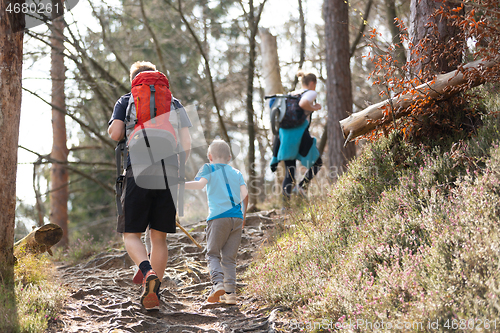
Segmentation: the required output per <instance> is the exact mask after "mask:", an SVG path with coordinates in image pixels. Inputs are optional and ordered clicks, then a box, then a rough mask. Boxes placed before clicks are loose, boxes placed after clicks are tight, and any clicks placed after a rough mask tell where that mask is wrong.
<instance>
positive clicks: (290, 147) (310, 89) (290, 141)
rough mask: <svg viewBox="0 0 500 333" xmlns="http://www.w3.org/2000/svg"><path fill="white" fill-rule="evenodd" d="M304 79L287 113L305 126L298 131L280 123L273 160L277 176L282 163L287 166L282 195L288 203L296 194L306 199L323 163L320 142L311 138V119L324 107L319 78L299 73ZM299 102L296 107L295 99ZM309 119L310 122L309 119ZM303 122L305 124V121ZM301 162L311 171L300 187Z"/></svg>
mask: <svg viewBox="0 0 500 333" xmlns="http://www.w3.org/2000/svg"><path fill="white" fill-rule="evenodd" d="M297 76H298V77H299V78H301V84H302V89H300V90H296V91H294V92H292V93H290V95H291V96H292V97H288V98H287V111H286V113H289V112H294V114H293V117H292V118H294V120H295V121H297V119H298V122H301V123H300V124H297V126H296V127H293V128H289V127H290V126H291V125H290V126H283V125H284V122H285V123H286V118H287V117H288V115H285V118H283V119H282V121H281V123H280V129H279V135H277V136H275V139H274V144H273V159H272V160H271V170H272V171H273V172H274V171H276V169H277V167H278V163H279V162H280V161H284V162H285V168H286V169H285V171H286V173H285V179H284V180H283V186H282V193H283V198H284V199H285V202H287V201H288V199H289V198H290V196H291V194H292V193H297V194H299V195H301V196H303V197H305V196H306V190H307V186H308V184H309V182H310V181H311V179H313V177H314V176H315V175H316V174H317V173H318V171H319V169H320V168H321V166H322V164H323V161H322V160H321V156H320V153H319V151H318V148H317V147H316V138H313V137H311V134H310V133H309V122H310V119H311V118H310V115H311V114H312V113H313V112H314V111H317V110H320V109H321V105H320V104H318V103H316V102H315V100H316V96H317V92H316V83H317V78H316V75H314V74H312V73H309V74H305V73H304V72H302V71H299V72H298V73H297ZM294 98H295V99H296V100H297V101H298V103H297V106H295V107H294V102H293V99H294ZM307 118H308V119H307ZM302 119H303V120H302ZM297 160H299V161H300V163H301V164H302V165H304V166H305V167H307V168H308V170H307V172H306V174H305V176H304V178H303V179H302V181H301V182H300V183H298V184H296V180H295V168H296V161H297Z"/></svg>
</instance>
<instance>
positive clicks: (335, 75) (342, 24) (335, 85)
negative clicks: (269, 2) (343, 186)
mask: <svg viewBox="0 0 500 333" xmlns="http://www.w3.org/2000/svg"><path fill="white" fill-rule="evenodd" d="M348 9H349V5H348V4H347V3H346V2H344V0H325V2H324V4H323V15H324V19H325V45H326V67H327V75H328V77H327V84H326V88H327V106H328V138H327V142H328V161H329V167H330V172H329V175H330V178H332V179H334V180H335V179H337V178H338V176H339V175H340V174H342V172H343V171H344V170H345V167H346V164H347V162H348V161H349V160H350V159H351V158H352V157H354V156H355V154H356V150H355V147H354V145H353V144H348V145H347V146H346V147H344V140H343V138H342V132H341V131H339V128H338V127H337V126H338V122H339V121H340V119H342V118H343V117H344V116H345V115H348V114H351V113H352V91H351V70H350V67H349V10H348Z"/></svg>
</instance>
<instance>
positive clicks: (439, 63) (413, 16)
mask: <svg viewBox="0 0 500 333" xmlns="http://www.w3.org/2000/svg"><path fill="white" fill-rule="evenodd" d="M458 6H459V3H458V2H457V3H452V2H451V1H436V0H411V5H410V28H409V39H410V43H411V45H413V48H412V49H411V50H410V54H409V56H408V57H407V58H409V60H410V61H414V62H416V66H415V67H413V68H412V71H413V75H414V76H417V77H419V78H421V79H422V82H425V81H428V80H430V79H431V77H432V75H434V74H441V73H447V72H450V71H452V70H455V69H456V68H457V66H458V64H459V63H460V62H461V59H462V52H461V51H462V47H461V43H463V41H457V40H455V38H456V36H457V33H458V32H459V28H458V27H455V26H453V25H452V22H450V21H449V20H447V19H444V18H442V17H441V16H440V15H434V16H433V14H435V12H436V10H438V9H440V8H443V9H444V10H445V11H449V10H451V9H452V8H453V7H458Z"/></svg>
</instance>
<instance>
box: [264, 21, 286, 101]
mask: <svg viewBox="0 0 500 333" xmlns="http://www.w3.org/2000/svg"><path fill="white" fill-rule="evenodd" d="M260 41H261V42H260V52H261V56H262V76H263V77H264V82H265V88H264V93H265V94H266V95H274V94H283V84H282V82H281V74H280V62H279V58H278V43H277V42H276V36H273V35H272V34H271V33H270V32H269V30H268V29H260Z"/></svg>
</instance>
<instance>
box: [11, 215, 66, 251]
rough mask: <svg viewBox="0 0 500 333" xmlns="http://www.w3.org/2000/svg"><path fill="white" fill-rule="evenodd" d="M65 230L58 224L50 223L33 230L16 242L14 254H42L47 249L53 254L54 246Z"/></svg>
mask: <svg viewBox="0 0 500 333" xmlns="http://www.w3.org/2000/svg"><path fill="white" fill-rule="evenodd" d="M62 236H63V231H62V229H61V227H60V226H58V225H57V224H53V223H49V224H46V225H43V226H41V227H39V228H37V229H34V230H33V231H31V232H30V233H29V234H28V235H27V236H26V237H24V238H23V239H21V240H19V241H18V242H17V243H16V244H14V255H15V256H16V257H19V256H22V255H23V254H25V253H31V254H40V253H44V252H45V251H47V253H48V254H50V255H52V250H51V249H50V248H51V247H52V246H54V245H56V244H57V243H58V242H59V241H60V240H61V238H62Z"/></svg>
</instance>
